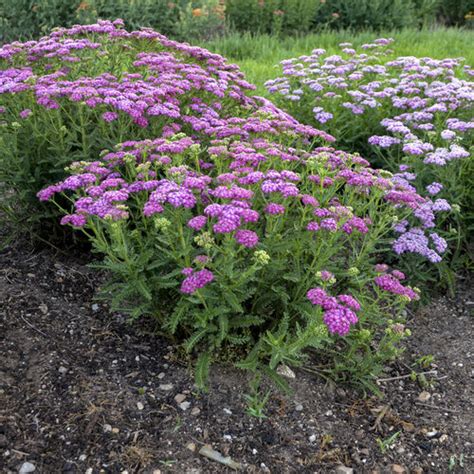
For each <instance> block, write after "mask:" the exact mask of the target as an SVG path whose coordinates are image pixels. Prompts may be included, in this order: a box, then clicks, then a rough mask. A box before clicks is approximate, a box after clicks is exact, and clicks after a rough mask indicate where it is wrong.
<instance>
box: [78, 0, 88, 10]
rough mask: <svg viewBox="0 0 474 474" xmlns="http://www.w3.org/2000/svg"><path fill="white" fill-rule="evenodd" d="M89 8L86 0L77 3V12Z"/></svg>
mask: <svg viewBox="0 0 474 474" xmlns="http://www.w3.org/2000/svg"><path fill="white" fill-rule="evenodd" d="M88 8H89V4H88V3H87V2H81V3H79V6H78V7H77V10H76V11H78V12H80V11H81V10H87V9H88Z"/></svg>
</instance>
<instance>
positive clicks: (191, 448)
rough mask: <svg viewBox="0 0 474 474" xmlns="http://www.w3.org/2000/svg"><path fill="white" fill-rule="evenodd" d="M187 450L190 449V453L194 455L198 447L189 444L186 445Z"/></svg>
mask: <svg viewBox="0 0 474 474" xmlns="http://www.w3.org/2000/svg"><path fill="white" fill-rule="evenodd" d="M186 449H189V451H192V452H193V453H194V451H196V445H195V444H194V443H188V444H187V445H186Z"/></svg>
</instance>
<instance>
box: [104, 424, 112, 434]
mask: <svg viewBox="0 0 474 474" xmlns="http://www.w3.org/2000/svg"><path fill="white" fill-rule="evenodd" d="M104 431H105V432H106V433H107V432H108V431H112V426H111V425H109V424H105V425H104Z"/></svg>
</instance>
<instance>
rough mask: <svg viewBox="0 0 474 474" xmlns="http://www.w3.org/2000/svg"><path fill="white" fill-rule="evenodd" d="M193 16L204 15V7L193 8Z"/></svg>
mask: <svg viewBox="0 0 474 474" xmlns="http://www.w3.org/2000/svg"><path fill="white" fill-rule="evenodd" d="M193 16H195V17H200V16H202V8H195V9H194V10H193Z"/></svg>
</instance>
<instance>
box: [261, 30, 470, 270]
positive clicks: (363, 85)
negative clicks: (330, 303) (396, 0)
mask: <svg viewBox="0 0 474 474" xmlns="http://www.w3.org/2000/svg"><path fill="white" fill-rule="evenodd" d="M392 42H393V40H392V39H387V38H380V39H377V40H375V41H374V42H373V43H370V44H365V45H362V50H363V51H362V52H357V51H356V49H354V48H353V46H352V44H350V43H343V44H341V45H340V47H341V53H340V54H336V55H328V54H327V53H326V51H325V50H324V49H315V50H313V51H312V53H311V54H310V55H308V56H301V57H300V58H297V59H296V58H295V59H288V60H284V61H282V63H281V66H282V70H283V76H282V77H279V78H277V79H274V80H270V81H267V83H266V86H267V88H268V91H269V92H270V93H271V94H272V95H273V96H274V98H275V100H276V102H277V103H279V104H280V105H282V106H283V107H284V108H285V109H287V110H288V111H289V112H290V113H292V114H294V116H295V117H296V118H299V119H300V120H302V121H304V122H305V123H309V124H317V125H318V126H319V127H322V128H323V129H327V130H329V129H330V130H331V133H333V134H334V135H335V136H336V137H337V139H338V145H339V146H341V147H342V148H344V149H347V150H351V151H359V152H360V153H361V154H362V155H363V156H365V157H367V158H368V159H369V160H370V161H371V163H372V164H374V165H375V166H383V167H385V168H386V169H388V170H390V171H392V172H393V173H394V179H396V180H398V181H399V182H403V183H404V184H405V185H406V186H410V187H412V188H413V189H416V190H417V191H418V193H419V194H421V195H423V196H433V197H434V199H435V200H434V203H430V204H427V205H426V206H424V207H423V209H422V210H419V211H418V212H419V214H420V216H421V214H424V218H422V220H423V221H424V223H423V225H422V226H420V227H419V228H417V229H411V230H410V231H407V229H406V227H405V226H404V225H403V223H398V224H397V225H396V226H395V230H396V231H397V232H399V233H400V234H401V235H400V237H399V239H398V242H397V244H396V246H395V249H396V251H397V253H399V254H402V253H404V252H406V251H415V252H417V253H420V254H421V255H423V256H425V257H428V258H429V260H431V261H432V262H439V261H440V260H441V254H442V253H443V252H444V251H445V250H446V242H445V239H447V240H454V241H455V242H456V243H457V245H458V247H459V244H460V240H461V238H462V236H460V235H459V234H457V235H456V233H457V232H459V229H456V227H460V228H461V232H462V231H464V232H465V233H466V234H467V233H468V232H469V226H470V224H471V222H470V220H472V219H471V218H472V216H473V214H472V206H471V203H472V160H470V147H472V131H473V129H474V122H473V121H472V112H473V101H474V83H473V82H472V81H470V80H469V78H470V77H472V76H473V75H474V70H472V69H471V68H470V66H468V65H465V66H463V59H462V58H457V59H443V60H437V59H432V58H416V57H398V58H395V56H394V51H393V50H391V49H390V47H391V44H392ZM460 210H461V211H462V214H459V211H460ZM432 211H435V212H443V213H444V215H445V217H444V218H443V219H441V220H440V221H439V223H438V225H437V231H436V232H435V231H434V230H435V229H434V228H435V225H434V221H433V220H432V219H431V218H430V217H429V215H430V214H431V212H432ZM469 215H470V216H471V218H469ZM460 221H464V222H463V224H461V225H460V224H459V222H460ZM453 232H454V236H453ZM430 244H434V246H435V248H436V251H435V253H433V250H430V249H429V245H430ZM452 247H453V251H455V250H456V245H453V246H452ZM458 250H459V248H458Z"/></svg>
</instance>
